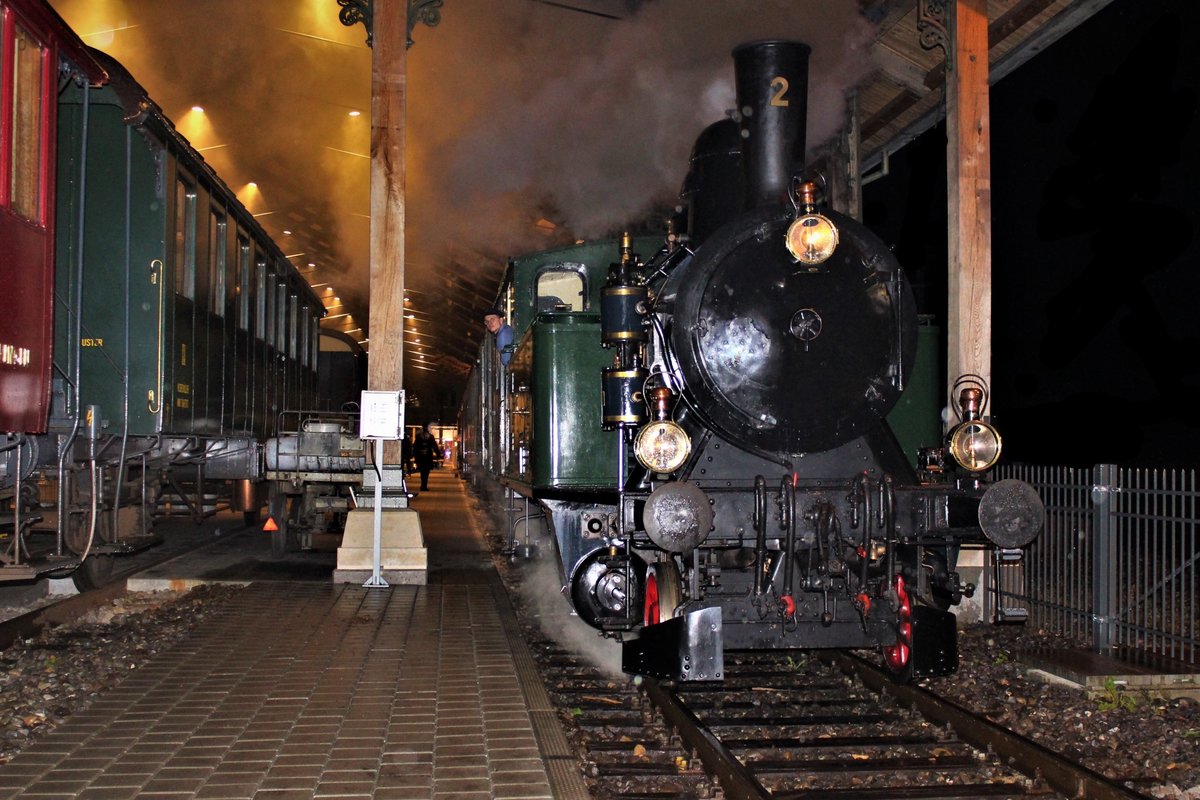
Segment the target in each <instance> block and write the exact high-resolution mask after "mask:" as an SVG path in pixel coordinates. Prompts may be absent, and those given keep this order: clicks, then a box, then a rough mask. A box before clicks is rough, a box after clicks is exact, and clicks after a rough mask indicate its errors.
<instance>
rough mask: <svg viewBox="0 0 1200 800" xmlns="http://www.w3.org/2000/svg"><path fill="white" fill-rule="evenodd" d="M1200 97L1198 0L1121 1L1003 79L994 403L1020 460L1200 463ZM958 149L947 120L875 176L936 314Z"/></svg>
mask: <svg viewBox="0 0 1200 800" xmlns="http://www.w3.org/2000/svg"><path fill="white" fill-rule="evenodd" d="M1198 96H1200V3H1198V2H1196V0H1117V1H1116V2H1114V3H1112V4H1111V5H1109V6H1108V7H1107V8H1105V9H1104V10H1103V11H1101V12H1099V13H1098V14H1097V15H1096V16H1094V17H1093V18H1092V19H1090V20H1088V22H1086V23H1085V24H1084V25H1082V26H1080V27H1079V28H1078V29H1076V30H1075V31H1073V32H1072V33H1070V34H1069V35H1067V36H1066V37H1063V38H1062V39H1060V40H1059V41H1058V42H1057V43H1055V44H1054V45H1053V46H1051V47H1050V48H1049V49H1048V50H1047V51H1046V52H1044V53H1042V54H1041V55H1039V56H1037V57H1036V58H1034V59H1033V60H1032V61H1030V62H1028V63H1027V64H1026V65H1024V66H1022V67H1021V68H1020V69H1019V70H1017V71H1015V72H1013V73H1012V74H1010V75H1008V76H1006V77H1005V78H1004V79H1002V80H1001V81H1000V82H998V83H997V84H995V85H994V86H993V90H992V95H991V124H992V202H993V219H992V222H993V320H994V332H993V342H992V346H993V364H992V371H993V375H992V383H993V385H992V395H993V398H992V404H991V408H990V409H989V411H990V413H991V414H992V415H993V417H994V420H995V422H996V423H997V425H998V427H999V428H1000V430H1001V433H1002V435H1003V436H1004V441H1005V453H1006V459H1007V460H1009V461H1024V462H1027V463H1039V464H1067V465H1072V466H1090V465H1092V464H1097V463H1116V464H1121V465H1128V466H1152V467H1179V466H1183V467H1192V466H1197V463H1198V462H1200V458H1198V456H1197V453H1198V452H1200V408H1197V400H1198V399H1200V398H1198V397H1197V394H1198V392H1197V390H1198V389H1200V236H1198V233H1200V117H1198V115H1197V98H1198ZM945 146H946V130H945V126H944V125H942V126H939V127H937V128H935V129H933V130H931V131H930V132H929V133H927V134H925V135H923V136H922V137H921V138H919V139H918V140H916V141H915V142H913V143H912V144H910V145H908V146H907V147H905V148H904V149H903V150H901V151H900V152H898V153H896V154H894V155H893V157H892V158H891V163H890V169H889V174H888V176H887V177H885V178H883V179H880V180H878V181H876V182H874V183H871V184H869V185H868V186H867V187H866V188H865V189H864V218H865V221H866V222H867V224H868V225H870V226H871V227H872V228H874V229H875V230H876V232H877V233H879V234H880V235H882V236H883V238H884V240H885V241H886V242H888V244H890V245H891V246H893V247H894V249H895V251H896V254H897V256H898V257H899V259H900V262H901V263H902V264H903V265H905V268H906V269H907V270H908V271H909V272H910V274H911V276H912V277H913V279H914V281H915V282H916V284H917V292H918V303H919V304H920V306H921V310H922V312H925V313H931V314H934V315H935V316H936V318H937V319H938V321H939V322H940V323H944V320H945V309H946V297H945V292H946V277H945V276H946V188H945V187H946V182H945V177H946V167H945V158H946V156H945V152H946V151H945ZM943 364H944V359H943Z"/></svg>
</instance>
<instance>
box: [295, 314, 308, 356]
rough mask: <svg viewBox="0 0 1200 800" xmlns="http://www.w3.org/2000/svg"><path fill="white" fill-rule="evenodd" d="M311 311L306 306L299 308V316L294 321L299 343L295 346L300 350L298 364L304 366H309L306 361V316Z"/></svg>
mask: <svg viewBox="0 0 1200 800" xmlns="http://www.w3.org/2000/svg"><path fill="white" fill-rule="evenodd" d="M310 313H311V309H310V308H309V307H308V306H300V316H299V318H298V319H297V320H296V324H297V325H298V326H299V329H300V341H299V342H298V343H297V346H298V347H299V348H300V363H301V364H303V365H304V366H306V367H307V366H309V361H308V315H309V314H310Z"/></svg>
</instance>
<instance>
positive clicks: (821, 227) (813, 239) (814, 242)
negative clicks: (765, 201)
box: [787, 213, 838, 267]
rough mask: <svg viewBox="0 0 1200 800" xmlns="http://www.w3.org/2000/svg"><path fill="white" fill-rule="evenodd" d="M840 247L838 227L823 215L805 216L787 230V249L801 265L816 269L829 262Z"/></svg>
mask: <svg viewBox="0 0 1200 800" xmlns="http://www.w3.org/2000/svg"><path fill="white" fill-rule="evenodd" d="M837 246H838V229H837V226H836V225H834V224H833V222H831V221H830V220H829V218H828V217H826V216H823V215H821V214H816V213H813V214H805V215H804V216H802V217H800V218H799V219H797V220H796V221H795V222H793V223H792V224H791V225H790V226H788V230H787V249H788V252H789V253H791V254H792V258H794V259H796V260H797V261H799V262H800V263H801V264H807V265H808V266H810V267H815V266H816V265H817V264H822V263H824V262H825V261H828V260H829V257H830V256H831V255H833V251H834V250H835V249H836V248H837Z"/></svg>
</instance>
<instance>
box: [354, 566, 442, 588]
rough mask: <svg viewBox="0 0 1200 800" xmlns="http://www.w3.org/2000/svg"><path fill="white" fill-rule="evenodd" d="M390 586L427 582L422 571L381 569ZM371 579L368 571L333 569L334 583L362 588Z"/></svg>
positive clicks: (421, 584)
mask: <svg viewBox="0 0 1200 800" xmlns="http://www.w3.org/2000/svg"><path fill="white" fill-rule="evenodd" d="M379 574H380V575H381V576H383V579H384V580H385V581H387V582H388V584H390V585H406V586H424V585H425V584H426V583H427V582H428V580H427V576H426V571H425V570H423V569H383V570H380V571H379ZM370 577H371V570H369V569H335V570H334V571H333V582H334V583H356V584H358V585H359V586H362V585H363V584H364V583H366V582H367V578H370Z"/></svg>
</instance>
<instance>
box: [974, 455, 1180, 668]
mask: <svg viewBox="0 0 1200 800" xmlns="http://www.w3.org/2000/svg"><path fill="white" fill-rule="evenodd" d="M1000 477H1005V478H1020V479H1021V480H1024V481H1027V482H1029V483H1030V484H1032V485H1033V486H1035V487H1036V488H1037V490H1038V492H1039V493H1040V494H1041V496H1042V500H1043V501H1044V502H1045V504H1046V528H1045V530H1044V531H1043V532H1042V535H1041V536H1039V537H1038V538H1037V539H1036V540H1035V541H1034V542H1033V543H1032V544H1031V545H1029V547H1028V548H1026V550H1025V553H1024V558H1023V559H1017V558H1014V557H1013V556H1014V555H1015V554H1013V553H1011V552H1010V553H1005V552H1004V551H1000V552H998V553H995V554H993V557H992V560H991V562H990V563H989V565H988V566H989V569H990V570H991V574H992V576H993V580H992V581H991V582H990V583H991V584H992V589H991V591H992V593H993V594H992V597H991V598H989V599H990V600H991V601H992V602H993V603H994V608H995V616H997V617H999V618H1003V617H1004V616H1005V614H1006V613H1020V612H1019V611H1017V610H1019V609H1024V611H1026V612H1027V613H1028V615H1029V620H1030V622H1031V623H1032V624H1035V625H1038V626H1039V627H1042V628H1046V629H1047V630H1051V631H1054V632H1057V633H1062V634H1066V635H1070V636H1075V637H1079V638H1083V639H1087V640H1090V642H1091V644H1092V645H1093V646H1094V647H1095V648H1096V649H1098V650H1101V649H1106V648H1109V647H1116V646H1120V647H1129V648H1135V649H1139V650H1143V651H1146V652H1151V653H1156V654H1160V655H1164V656H1169V657H1171V658H1175V659H1178V660H1180V661H1183V662H1186V663H1189V664H1197V663H1200V662H1198V658H1200V652H1198V647H1197V642H1198V639H1200V609H1198V607H1197V597H1198V595H1197V586H1198V580H1197V572H1198V568H1200V537H1198V535H1197V527H1198V520H1197V512H1198V511H1200V508H1198V502H1197V501H1198V498H1200V492H1198V490H1197V487H1196V472H1195V470H1148V469H1124V468H1118V467H1116V466H1113V465H1111V464H1101V465H1098V466H1096V467H1093V468H1092V469H1074V468H1068V467H1034V466H1025V465H1009V466H1006V467H1004V468H1003V470H1002V474H1001V475H1000Z"/></svg>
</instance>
